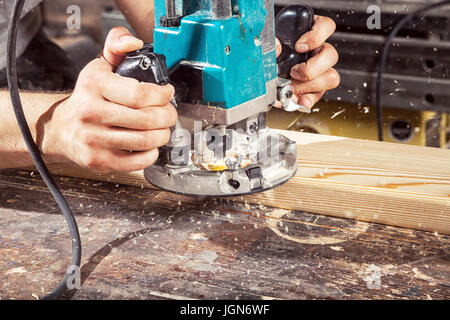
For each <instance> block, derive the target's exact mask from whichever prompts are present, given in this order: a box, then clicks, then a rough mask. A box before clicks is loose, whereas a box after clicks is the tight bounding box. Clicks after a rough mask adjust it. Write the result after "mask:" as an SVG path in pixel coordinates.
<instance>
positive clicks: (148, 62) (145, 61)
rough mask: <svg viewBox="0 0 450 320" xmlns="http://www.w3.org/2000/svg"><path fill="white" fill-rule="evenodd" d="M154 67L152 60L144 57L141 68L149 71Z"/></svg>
mask: <svg viewBox="0 0 450 320" xmlns="http://www.w3.org/2000/svg"><path fill="white" fill-rule="evenodd" d="M151 65H152V60H151V59H150V58H149V57H144V58H143V59H142V61H141V64H140V67H141V69H143V70H147V69H148V68H150V66H151Z"/></svg>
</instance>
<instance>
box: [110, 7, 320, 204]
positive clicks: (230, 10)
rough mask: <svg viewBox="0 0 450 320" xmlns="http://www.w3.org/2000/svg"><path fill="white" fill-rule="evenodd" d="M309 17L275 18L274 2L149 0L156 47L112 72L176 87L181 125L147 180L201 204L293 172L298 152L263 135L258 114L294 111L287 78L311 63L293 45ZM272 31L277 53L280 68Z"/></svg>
mask: <svg viewBox="0 0 450 320" xmlns="http://www.w3.org/2000/svg"><path fill="white" fill-rule="evenodd" d="M313 17H314V14H313V11H312V9H311V8H310V7H308V6H304V5H294V6H290V7H287V8H285V9H283V10H282V11H281V12H280V13H279V15H278V16H277V18H276V19H275V16H274V2H273V0H210V1H206V0H205V1H194V0H165V1H164V0H155V18H156V19H155V21H156V27H155V30H154V43H153V44H146V45H145V46H144V48H142V49H141V50H138V51H135V52H132V53H130V54H128V55H127V57H126V59H125V61H124V62H123V63H122V64H121V65H120V66H119V67H118V69H117V73H118V74H120V75H122V76H125V77H132V78H135V79H137V80H139V81H141V82H142V81H145V82H151V83H156V84H159V85H165V84H168V83H171V84H172V85H174V86H175V89H176V96H175V98H174V100H173V101H172V104H173V105H174V106H175V107H176V108H177V111H178V114H179V120H178V122H177V124H176V126H175V127H174V128H172V139H171V141H170V143H169V144H168V145H166V146H164V147H162V148H160V157H159V159H158V161H157V162H156V163H155V164H154V165H153V166H151V167H149V168H147V169H145V170H144V174H145V177H146V179H147V180H148V181H149V182H150V183H151V184H153V185H154V186H156V187H158V188H161V189H163V190H167V191H170V192H174V193H178V194H183V195H189V196H201V197H208V196H214V197H223V196H237V195H244V194H250V193H255V192H260V191H264V190H267V189H271V188H274V187H276V186H278V185H280V184H282V183H284V182H286V181H288V180H289V179H290V178H291V177H292V176H293V175H294V174H295V172H296V170H297V164H296V163H297V146H296V143H295V142H293V141H291V140H289V139H288V138H286V137H284V136H282V135H280V134H278V133H277V132H276V131H273V130H271V129H269V128H268V127H267V125H266V113H267V112H268V111H269V110H270V109H271V108H272V107H273V106H274V104H275V103H276V102H277V101H280V102H281V104H282V108H283V109H284V110H286V111H297V110H302V106H299V105H297V104H296V103H295V102H294V101H293V100H292V98H293V92H292V88H291V86H290V80H289V79H288V78H289V73H290V69H291V68H292V67H293V66H294V65H296V64H298V63H301V62H304V61H306V60H307V59H308V57H309V54H299V53H297V52H296V51H295V48H294V47H295V42H296V41H297V39H298V38H299V37H300V36H301V35H302V34H304V33H306V32H308V31H309V30H310V29H311V27H312V24H313ZM275 30H276V31H277V34H276V36H277V37H278V39H279V40H280V41H281V43H282V45H283V52H282V54H281V56H280V57H279V58H278V60H277V57H276V41H275ZM303 108H304V107H303ZM304 111H306V110H304Z"/></svg>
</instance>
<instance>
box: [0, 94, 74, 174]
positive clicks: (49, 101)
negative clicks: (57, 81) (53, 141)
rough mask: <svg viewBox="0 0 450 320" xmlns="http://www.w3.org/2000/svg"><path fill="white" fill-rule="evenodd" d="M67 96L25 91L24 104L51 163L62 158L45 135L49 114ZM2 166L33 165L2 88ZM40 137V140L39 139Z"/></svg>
mask: <svg viewBox="0 0 450 320" xmlns="http://www.w3.org/2000/svg"><path fill="white" fill-rule="evenodd" d="M66 97H67V94H62V93H22V94H21V98H22V104H23V108H24V111H25V115H26V117H27V120H28V123H29V127H30V130H31V133H32V135H33V137H34V139H35V141H36V142H37V143H38V145H40V147H41V149H42V150H41V151H43V152H44V153H45V160H46V161H47V162H55V161H61V160H62V159H61V158H60V157H58V156H57V154H56V152H55V150H51V148H49V143H48V139H47V135H46V134H45V127H46V123H47V122H48V121H47V120H48V119H47V116H50V112H51V109H52V106H56V105H57V104H58V102H60V101H62V100H63V99H64V98H66ZM0 114H1V118H0V169H7V168H17V167H25V166H30V165H32V164H33V161H32V160H31V157H30V156H29V154H28V149H27V147H26V145H25V142H24V140H23V138H22V135H21V133H20V131H19V127H18V126H17V123H16V118H15V116H14V111H13V109H12V106H11V100H10V97H9V93H8V92H7V91H0ZM38 140H40V141H38Z"/></svg>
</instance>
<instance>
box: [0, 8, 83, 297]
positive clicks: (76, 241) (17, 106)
mask: <svg viewBox="0 0 450 320" xmlns="http://www.w3.org/2000/svg"><path fill="white" fill-rule="evenodd" d="M24 3H25V0H15V2H14V7H13V12H12V15H11V18H10V20H9V25H8V44H7V66H6V70H7V77H8V87H9V93H10V95H11V103H12V105H13V108H14V113H15V116H16V119H17V124H18V125H19V128H20V131H21V133H22V135H23V138H24V140H25V143H26V145H27V147H28V150H29V152H30V155H31V157H32V159H33V161H34V163H35V165H36V167H37V169H38V171H39V173H40V175H41V177H42V179H43V180H44V182H45V184H46V185H47V187H48V189H49V190H50V192H51V193H52V195H53V197H54V198H55V200H56V202H57V204H58V206H59V208H60V209H61V212H62V213H63V215H64V216H65V218H66V221H67V225H68V227H69V230H70V236H71V240H72V266H76V267H77V268H78V270H79V268H80V265H81V250H82V248H81V238H80V233H79V231H78V225H77V222H76V220H75V217H74V215H73V213H72V211H71V209H70V207H69V205H68V203H67V201H66V199H65V198H64V196H63V194H62V193H61V191H60V190H59V188H58V186H57V185H56V183H55V182H54V180H53V179H52V177H51V175H50V172H49V170H48V168H47V166H46V165H45V163H44V160H43V159H42V156H41V153H40V151H39V148H38V147H37V146H36V143H35V142H34V140H33V136H32V134H31V132H30V128H29V126H28V123H27V120H26V117H25V114H24V111H23V107H22V102H21V99H20V94H19V85H18V78H17V66H16V43H17V34H18V29H19V25H20V17H21V14H22V11H23V7H24ZM71 269H74V270H71V273H69V272H68V273H67V274H66V276H65V278H64V280H63V281H61V283H60V284H59V285H58V286H57V287H56V288H55V289H54V290H53V291H52V292H50V293H49V294H47V295H46V296H44V297H43V298H42V299H45V300H47V299H56V298H58V297H59V296H60V295H61V294H63V293H65V292H66V291H67V290H68V285H67V284H68V283H69V281H71V279H72V277H73V276H74V274H75V273H76V272H77V271H76V270H75V268H71Z"/></svg>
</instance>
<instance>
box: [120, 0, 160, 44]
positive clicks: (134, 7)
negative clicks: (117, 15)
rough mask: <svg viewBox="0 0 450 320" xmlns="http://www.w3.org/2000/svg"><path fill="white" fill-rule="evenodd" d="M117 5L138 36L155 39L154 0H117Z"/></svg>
mask: <svg viewBox="0 0 450 320" xmlns="http://www.w3.org/2000/svg"><path fill="white" fill-rule="evenodd" d="M115 2H116V4H117V6H118V7H119V9H120V10H121V11H122V13H123V14H124V15H125V17H126V18H127V20H128V22H129V23H130V24H131V26H132V27H133V29H134V31H135V32H136V35H137V36H138V38H140V39H142V40H144V41H145V42H152V41H153V28H154V27H155V7H154V1H153V0H115Z"/></svg>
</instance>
